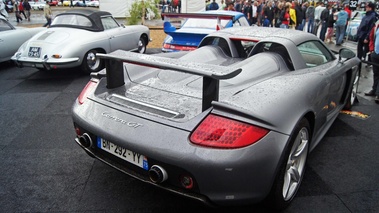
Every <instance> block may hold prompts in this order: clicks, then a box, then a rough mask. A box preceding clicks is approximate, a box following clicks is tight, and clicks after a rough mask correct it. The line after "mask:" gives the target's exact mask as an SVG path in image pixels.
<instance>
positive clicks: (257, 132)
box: [190, 114, 269, 149]
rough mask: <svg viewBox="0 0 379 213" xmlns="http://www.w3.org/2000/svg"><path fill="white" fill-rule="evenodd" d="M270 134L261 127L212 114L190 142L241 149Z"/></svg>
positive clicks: (192, 136)
mask: <svg viewBox="0 0 379 213" xmlns="http://www.w3.org/2000/svg"><path fill="white" fill-rule="evenodd" d="M268 132H269V131H268V130H267V129H264V128H261V127H257V126H253V125H250V124H247V123H243V122H240V121H236V120H232V119H229V118H224V117H221V116H217V115H212V114H211V115H208V116H207V117H206V118H205V119H204V120H203V122H201V124H200V125H199V126H198V127H197V128H196V130H195V131H194V132H193V133H192V135H191V137H190V141H191V142H192V143H194V144H197V145H200V146H209V147H215V148H225V149H231V148H240V147H244V146H248V145H251V144H253V143H255V142H257V141H258V140H260V139H261V138H262V137H263V136H265V135H266V134H267V133H268Z"/></svg>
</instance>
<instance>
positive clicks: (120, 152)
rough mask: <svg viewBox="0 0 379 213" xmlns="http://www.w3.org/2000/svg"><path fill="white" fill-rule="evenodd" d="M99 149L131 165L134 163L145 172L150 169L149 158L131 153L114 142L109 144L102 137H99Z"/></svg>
mask: <svg viewBox="0 0 379 213" xmlns="http://www.w3.org/2000/svg"><path fill="white" fill-rule="evenodd" d="M97 147H99V148H100V149H102V150H104V151H106V152H109V153H111V154H112V155H114V156H116V157H119V158H121V159H123V160H125V161H127V162H129V163H132V164H134V165H136V166H138V167H141V168H142V169H144V170H148V169H149V164H148V162H147V157H145V156H143V155H141V154H139V153H137V152H133V151H130V150H128V149H125V148H124V147H121V146H119V145H116V144H114V143H112V142H109V141H107V140H104V139H102V138H100V137H97Z"/></svg>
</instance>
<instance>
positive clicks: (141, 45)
mask: <svg viewBox="0 0 379 213" xmlns="http://www.w3.org/2000/svg"><path fill="white" fill-rule="evenodd" d="M138 52H139V53H141V54H143V53H145V52H146V42H145V39H144V37H142V36H141V38H139V41H138Z"/></svg>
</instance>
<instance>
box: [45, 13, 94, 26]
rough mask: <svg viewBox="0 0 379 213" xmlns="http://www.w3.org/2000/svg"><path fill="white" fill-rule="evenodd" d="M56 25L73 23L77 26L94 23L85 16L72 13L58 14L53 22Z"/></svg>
mask: <svg viewBox="0 0 379 213" xmlns="http://www.w3.org/2000/svg"><path fill="white" fill-rule="evenodd" d="M54 25H72V26H76V27H91V26H92V23H91V21H90V20H89V19H88V18H87V17H85V16H81V15H73V14H70V15H60V16H57V17H56V18H55V19H54V21H53V23H52V24H51V26H54Z"/></svg>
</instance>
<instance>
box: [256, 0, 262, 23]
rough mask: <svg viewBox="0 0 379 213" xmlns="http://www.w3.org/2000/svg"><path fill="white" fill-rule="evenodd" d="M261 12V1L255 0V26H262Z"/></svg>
mask: <svg viewBox="0 0 379 213" xmlns="http://www.w3.org/2000/svg"><path fill="white" fill-rule="evenodd" d="M262 11H263V3H262V2H261V0H257V25H258V26H261V24H262Z"/></svg>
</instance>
